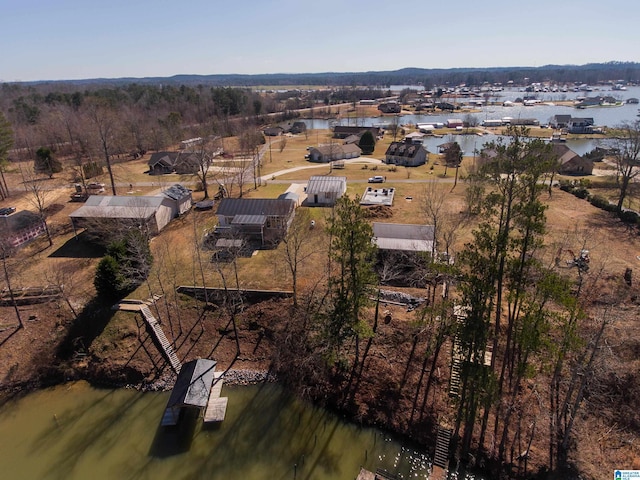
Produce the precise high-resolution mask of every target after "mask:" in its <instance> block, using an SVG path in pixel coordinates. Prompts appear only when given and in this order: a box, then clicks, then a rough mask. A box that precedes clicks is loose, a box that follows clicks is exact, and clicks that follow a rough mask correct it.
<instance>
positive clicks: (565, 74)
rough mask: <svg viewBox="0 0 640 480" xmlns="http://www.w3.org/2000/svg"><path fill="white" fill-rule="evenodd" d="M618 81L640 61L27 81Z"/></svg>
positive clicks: (639, 70)
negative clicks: (535, 65) (537, 65)
mask: <svg viewBox="0 0 640 480" xmlns="http://www.w3.org/2000/svg"><path fill="white" fill-rule="evenodd" d="M612 80H622V81H624V82H629V83H640V63H637V62H606V63H590V64H586V65H545V66H542V67H492V68H449V69H435V68H403V69H400V70H394V71H383V72H380V71H372V72H350V73H349V72H345V73H340V72H326V73H274V74H260V75H235V74H225V75H174V76H172V77H146V78H114V79H105V78H97V79H86V80H60V81H55V82H53V81H51V82H25V83H26V84H32V85H33V84H41V83H67V84H75V85H82V86H88V85H103V86H104V85H109V84H111V85H122V84H129V83H139V84H154V85H156V84H171V85H187V86H196V85H204V86H225V87H229V86H236V87H238V86H246V87H255V86H265V85H266V86H274V87H275V86H294V85H301V86H302V85H318V86H379V87H381V88H384V87H388V86H390V85H416V84H420V85H424V86H425V87H432V86H440V85H446V84H451V85H459V84H462V83H464V84H466V85H468V86H478V85H482V84H483V83H485V82H488V83H492V84H493V83H502V84H506V83H507V82H509V81H513V82H514V83H515V84H516V85H521V84H524V83H531V82H545V81H553V82H556V83H573V82H578V83H587V84H590V85H596V84H598V83H603V82H609V81H612Z"/></svg>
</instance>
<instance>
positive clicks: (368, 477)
mask: <svg viewBox="0 0 640 480" xmlns="http://www.w3.org/2000/svg"><path fill="white" fill-rule="evenodd" d="M399 478H400V477H398V476H397V475H393V474H391V473H389V472H387V471H386V470H383V469H381V468H378V469H377V470H376V472H375V473H373V472H370V471H369V470H366V469H364V468H360V473H359V474H358V476H357V477H356V480H399Z"/></svg>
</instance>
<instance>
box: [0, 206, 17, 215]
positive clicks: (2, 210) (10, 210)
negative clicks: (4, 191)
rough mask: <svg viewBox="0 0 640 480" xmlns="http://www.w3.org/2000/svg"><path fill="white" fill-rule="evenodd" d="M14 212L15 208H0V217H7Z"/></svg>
mask: <svg viewBox="0 0 640 480" xmlns="http://www.w3.org/2000/svg"><path fill="white" fill-rule="evenodd" d="M15 211H16V207H4V208H0V217H8V216H9V215H11V214H12V213H13V212H15Z"/></svg>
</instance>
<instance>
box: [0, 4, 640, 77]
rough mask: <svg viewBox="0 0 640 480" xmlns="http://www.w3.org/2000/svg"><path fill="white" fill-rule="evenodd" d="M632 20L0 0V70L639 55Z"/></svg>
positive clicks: (564, 9)
mask: <svg viewBox="0 0 640 480" xmlns="http://www.w3.org/2000/svg"><path fill="white" fill-rule="evenodd" d="M569 4H571V5H569ZM639 30H640V2H638V0H616V1H615V2H613V3H609V2H607V1H603V0H598V1H594V0H581V1H580V2H578V1H571V2H569V1H566V0H565V1H562V0H553V1H551V0H535V1H529V2H523V1H521V0H508V1H507V0H483V1H475V0H449V1H434V0H421V1H415V0H404V1H400V2H397V1H393V0H387V1H380V0H323V1H313V2H309V1H306V0H172V1H166V0H153V1H151V0H103V1H101V2H98V1H96V0H0V81H3V82H15V81H34V80H72V79H88V78H121V77H135V78H142V77H169V76H173V75H178V74H200V75H209V74H234V73H235V74H259V73H317V72H366V71H385V70H396V69H400V68H405V67H419V68H456V67H478V68H482V67H513V66H531V67H539V66H543V65H549V64H557V65H569V64H571V65H582V64H585V63H594V62H607V61H629V62H640V34H639V33H638V31H639Z"/></svg>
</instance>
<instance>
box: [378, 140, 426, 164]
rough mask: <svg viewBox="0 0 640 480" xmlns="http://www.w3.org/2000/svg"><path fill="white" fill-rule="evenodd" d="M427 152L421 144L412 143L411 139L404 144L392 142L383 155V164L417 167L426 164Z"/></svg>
mask: <svg viewBox="0 0 640 480" xmlns="http://www.w3.org/2000/svg"><path fill="white" fill-rule="evenodd" d="M428 153H429V152H428V151H427V149H426V148H424V145H422V144H421V143H413V141H412V139H411V138H408V139H405V141H404V142H392V143H391V145H389V148H387V151H386V152H385V154H384V162H385V163H387V164H390V165H401V166H403V167H417V166H419V165H424V164H425V163H427V155H428Z"/></svg>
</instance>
